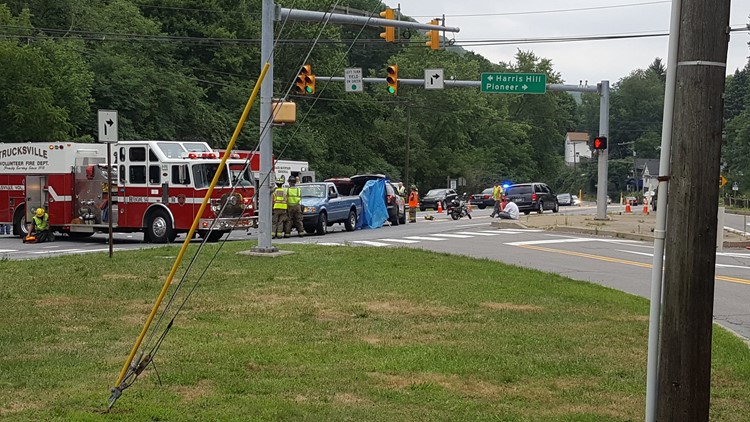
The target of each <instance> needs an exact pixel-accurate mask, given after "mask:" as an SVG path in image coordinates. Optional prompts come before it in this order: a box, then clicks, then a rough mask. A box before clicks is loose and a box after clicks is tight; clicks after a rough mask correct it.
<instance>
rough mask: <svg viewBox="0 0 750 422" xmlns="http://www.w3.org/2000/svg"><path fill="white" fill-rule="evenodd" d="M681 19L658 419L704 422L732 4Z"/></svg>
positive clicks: (700, 8)
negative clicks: (725, 82)
mask: <svg viewBox="0 0 750 422" xmlns="http://www.w3.org/2000/svg"><path fill="white" fill-rule="evenodd" d="M679 21H680V37H679V41H678V48H677V67H676V70H675V71H676V82H677V87H679V89H677V90H676V92H675V97H674V110H675V112H674V119H673V123H674V124H673V130H672V138H673V141H672V142H673V144H672V148H671V161H672V166H671V169H672V170H671V174H668V175H666V177H668V178H669V193H668V203H669V206H668V207H667V220H668V226H669V230H668V231H667V233H666V244H667V245H669V246H668V247H667V248H666V255H665V272H664V292H663V301H664V304H663V313H662V321H661V344H660V347H659V362H658V393H657V396H658V399H657V402H658V403H657V409H656V420H658V421H707V420H708V415H709V403H710V385H711V328H712V325H711V324H712V321H711V320H712V312H713V302H714V283H715V282H714V276H715V267H714V266H715V264H716V235H717V227H716V226H717V213H718V210H717V204H718V201H719V189H718V186H717V185H718V180H719V159H720V154H721V132H722V121H723V120H722V113H723V100H722V94H723V92H724V80H725V77H726V76H725V75H726V59H727V46H728V43H729V30H728V28H729V2H728V1H720V2H716V1H713V0H682V9H681V12H680V20H679ZM662 153H670V152H669V151H662ZM660 192H661V191H660ZM659 196H660V198H659V199H660V200H661V199H662V198H661V195H659ZM695 204H701V206H698V207H696V206H695ZM652 300H653V298H652ZM657 300H658V298H657Z"/></svg>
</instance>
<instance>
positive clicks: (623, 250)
mask: <svg viewBox="0 0 750 422" xmlns="http://www.w3.org/2000/svg"><path fill="white" fill-rule="evenodd" d="M617 251H619V252H625V253H631V254H634V255H645V256H650V257H653V256H654V254H652V253H646V252H636V251H628V250H625V249H617ZM716 255H718V253H717V254H716ZM716 266H717V267H720V268H741V269H744V270H747V269H750V267H749V266H747V265H731V264H716Z"/></svg>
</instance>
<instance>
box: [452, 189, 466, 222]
mask: <svg viewBox="0 0 750 422" xmlns="http://www.w3.org/2000/svg"><path fill="white" fill-rule="evenodd" d="M448 215H450V216H451V218H452V219H454V220H458V219H459V218H461V217H469V220H471V211H469V207H468V206H467V205H466V193H464V194H463V196H461V198H458V197H456V198H453V199H452V200H451V202H450V203H449V204H448Z"/></svg>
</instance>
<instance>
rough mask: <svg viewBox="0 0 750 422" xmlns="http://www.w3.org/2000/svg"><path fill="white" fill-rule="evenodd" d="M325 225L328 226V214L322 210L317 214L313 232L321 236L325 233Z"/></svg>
mask: <svg viewBox="0 0 750 422" xmlns="http://www.w3.org/2000/svg"><path fill="white" fill-rule="evenodd" d="M326 227H328V216H327V215H326V213H324V212H322V213H320V215H319V216H318V225H317V226H316V227H315V233H317V234H319V235H321V236H322V235H324V234H326Z"/></svg>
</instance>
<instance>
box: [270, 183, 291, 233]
mask: <svg viewBox="0 0 750 422" xmlns="http://www.w3.org/2000/svg"><path fill="white" fill-rule="evenodd" d="M287 196H288V193H287V188H285V187H284V176H281V177H278V178H276V189H275V190H274V191H273V221H272V222H271V226H272V227H273V238H274V239H278V238H280V237H281V236H283V235H284V225H285V224H286V208H287Z"/></svg>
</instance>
